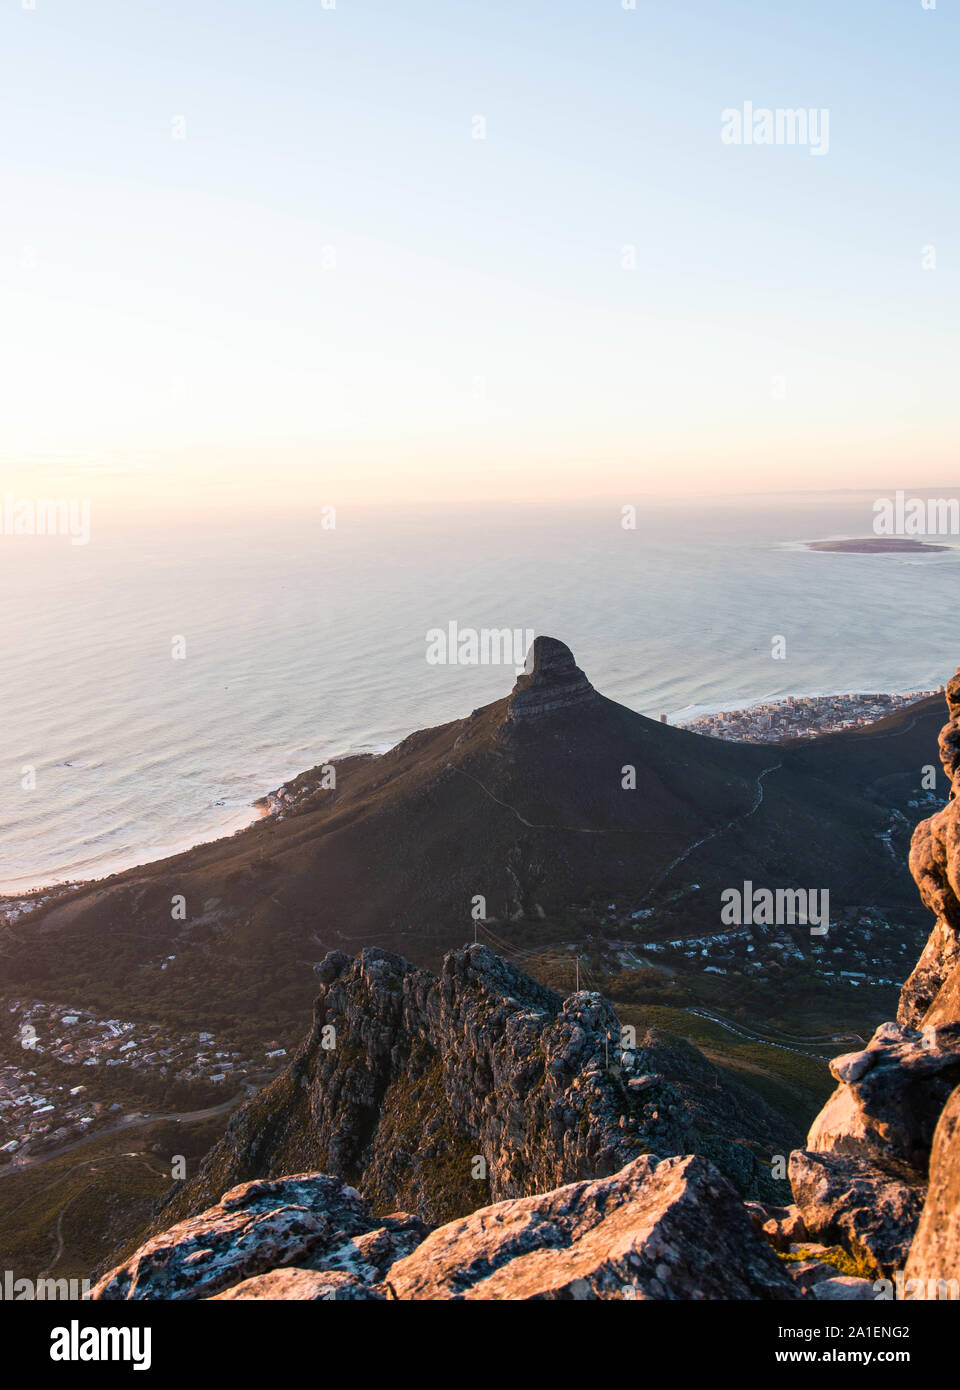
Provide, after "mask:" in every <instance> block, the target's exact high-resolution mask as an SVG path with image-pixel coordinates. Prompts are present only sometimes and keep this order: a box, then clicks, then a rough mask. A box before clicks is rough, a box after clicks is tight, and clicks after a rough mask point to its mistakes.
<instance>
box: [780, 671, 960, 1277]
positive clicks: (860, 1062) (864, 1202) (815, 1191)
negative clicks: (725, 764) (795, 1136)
mask: <svg viewBox="0 0 960 1390" xmlns="http://www.w3.org/2000/svg"><path fill="white" fill-rule="evenodd" d="M947 707H948V712H949V714H950V722H949V723H948V724H947V725H946V726H945V728H944V729H943V730H942V732H941V734H940V758H941V762H942V763H943V766H944V770H945V771H946V774H947V776H948V777H949V779H950V782H951V786H952V789H953V790H952V793H951V800H950V802H949V803H948V805H947V806H946V807H945V808H944V809H943V810H942V811H940V812H938V813H937V814H936V815H935V816H932V817H931V818H930V819H929V820H926V821H924V822H923V823H922V824H921V825H919V826H918V827H917V829H916V831H915V832H914V836H913V842H912V845H911V851H910V869H911V872H912V873H913V876H914V878H915V879H916V882H917V886H918V888H919V889H920V894H921V897H922V898H923V901H924V903H925V904H926V905H927V907H929V908H930V909H931V911H932V912H934V913H935V915H936V923H935V925H934V928H933V931H932V933H931V935H930V939H929V940H928V942H927V944H926V946H925V948H924V951H923V954H922V955H921V958H920V961H919V962H918V964H917V966H916V968H915V970H914V971H913V973H912V974H911V976H910V978H909V979H908V980H907V982H906V984H905V985H904V987H903V990H902V993H901V997H900V1006H899V1011H898V1017H899V1024H895V1023H884V1024H882V1025H881V1027H879V1028H878V1029H877V1031H876V1032H875V1033H874V1036H873V1037H872V1039H871V1040H870V1043H869V1044H868V1046H867V1047H866V1048H864V1049H863V1050H862V1051H861V1052H854V1053H850V1054H848V1055H847V1056H844V1057H837V1058H835V1059H834V1060H833V1061H832V1062H831V1064H830V1070H831V1072H832V1073H833V1075H834V1077H835V1079H836V1081H837V1082H838V1085H837V1089H836V1090H835V1091H834V1093H833V1095H832V1096H831V1097H830V1099H829V1101H828V1102H827V1104H826V1105H825V1106H824V1108H823V1110H822V1111H821V1112H820V1114H819V1115H818V1116H817V1118H816V1120H814V1122H813V1125H812V1127H811V1129H810V1133H809V1135H808V1137H807V1148H806V1149H805V1150H797V1151H796V1152H795V1153H793V1154H792V1155H791V1158H790V1181H791V1185H792V1188H793V1194H794V1201H795V1203H796V1206H797V1209H798V1213H799V1218H800V1221H801V1222H802V1225H803V1227H804V1229H805V1231H806V1232H807V1234H808V1235H809V1236H810V1237H812V1238H813V1239H815V1240H816V1239H820V1240H826V1241H830V1240H836V1241H840V1242H841V1243H842V1245H843V1247H844V1248H845V1249H846V1250H847V1251H848V1252H849V1253H850V1254H851V1255H852V1256H853V1257H854V1259H855V1260H857V1261H858V1262H860V1263H861V1264H862V1265H863V1266H864V1268H866V1269H871V1270H873V1271H876V1272H879V1273H882V1274H883V1275H900V1276H901V1277H902V1275H903V1272H904V1268H905V1266H906V1268H907V1269H908V1270H912V1271H914V1274H915V1277H917V1278H919V1277H921V1272H922V1271H927V1270H929V1271H931V1272H933V1271H941V1274H937V1275H936V1276H935V1277H953V1275H954V1274H955V1272H956V1267H955V1266H956V1258H957V1254H958V1251H960V1188H958V1186H957V1181H958V1180H957V1176H956V1175H957V1172H958V1165H960V1152H958V1148H957V1143H956V1129H957V1117H958V1114H960V1109H958V1107H957V1105H956V1097H957V1094H958V1092H957V1091H956V1090H955V1088H956V1087H957V1086H958V1083H960V1008H958V1004H960V970H958V962H960V894H958V890H960V801H958V800H957V799H956V796H957V790H958V783H957V778H958V775H960V674H958V675H957V676H955V677H954V678H953V680H952V681H951V682H950V684H949V686H948V687H947ZM951 1097H952V1099H951ZM931 1150H933V1160H932V1161H931ZM928 1176H929V1179H930V1184H931V1186H930V1191H929V1195H928V1192H927V1182H928ZM755 1219H756V1218H755ZM760 1228H761V1229H762V1230H764V1231H765V1233H766V1234H767V1235H768V1237H769V1238H772V1239H775V1240H777V1239H779V1240H780V1242H781V1245H782V1242H783V1236H782V1233H781V1231H780V1228H779V1225H778V1223H777V1222H776V1221H773V1222H772V1223H771V1229H770V1230H769V1231H767V1230H766V1228H765V1227H764V1226H763V1225H761V1227H760ZM951 1262H952V1267H951ZM948 1268H949V1270H950V1272H949V1273H942V1272H943V1271H946V1270H947V1269H948ZM923 1277H924V1278H926V1277H934V1275H933V1274H932V1273H931V1275H929V1276H928V1275H926V1274H925V1273H924V1274H923Z"/></svg>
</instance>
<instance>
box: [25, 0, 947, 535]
mask: <svg viewBox="0 0 960 1390" xmlns="http://www.w3.org/2000/svg"><path fill="white" fill-rule="evenodd" d="M328 3H329V0H328ZM958 30H960V18H958V13H957V7H956V6H955V5H952V4H949V3H947V0H941V2H940V4H939V6H938V7H937V8H936V9H934V10H925V9H923V8H922V5H921V0H846V3H844V4H841V5H838V4H837V3H836V0H803V3H802V4H799V3H798V4H795V5H790V6H782V5H778V6H771V5H770V4H769V3H767V2H766V0H734V2H733V3H724V4H720V3H717V0H687V3H676V4H663V3H651V2H650V0H636V9H635V10H628V9H624V8H623V6H622V3H621V0H549V2H548V0H525V3H523V4H518V3H516V0H482V3H481V2H480V0H477V2H476V3H469V2H467V0H464V2H463V3H457V4H451V3H449V0H405V2H404V3H398V0H336V7H335V8H325V7H324V5H323V3H322V0H273V3H267V0H164V2H163V3H136V4H131V3H129V0H36V8H35V9H25V8H21V6H20V3H19V0H7V3H5V4H4V5H3V6H2V9H0V76H2V80H0V122H2V131H3V138H2V143H0V161H2V177H3V188H4V193H5V197H4V218H3V225H2V229H0V316H2V324H3V331H2V336H0V409H2V421H3V434H2V439H0V491H3V490H5V489H6V488H11V487H12V488H15V489H19V490H21V491H33V492H35V493H36V492H47V493H49V492H50V491H56V490H57V489H59V490H60V491H64V492H69V493H75V492H77V491H79V490H83V491H88V492H90V493H91V494H92V495H94V496H97V497H102V498H104V499H107V500H111V501H112V502H114V503H115V504H116V505H118V506H120V507H124V506H127V505H133V504H134V503H136V504H138V505H152V504H154V503H158V502H160V501H162V500H164V499H166V500H169V499H170V498H171V497H173V498H177V499H179V500H180V501H183V500H184V499H190V500H191V501H192V502H193V503H194V504H195V505H196V507H197V508H198V509H201V510H202V509H203V508H204V507H206V506H207V505H208V504H209V505H218V504H222V502H223V499H224V496H225V495H229V496H230V497H231V499H233V500H235V501H237V502H238V503H241V504H246V505H250V506H253V507H256V506H282V505H288V504H290V503H294V502H295V501H296V500H297V499H299V500H301V501H302V500H303V499H304V498H307V499H311V500H318V499H319V500H323V501H334V502H337V501H342V502H351V501H361V502H362V501H374V500H376V501H387V502H390V501H392V500H398V501H399V500H403V501H419V500H423V499H428V498H437V499H440V500H450V501H457V500H463V499H472V498H484V499H508V500H509V499H513V500H533V501H536V500H538V499H556V500H575V499H577V498H581V497H583V498H586V497H593V496H598V497H600V496H616V497H621V496H623V497H626V498H629V497H630V496H631V495H634V494H636V493H662V494H674V493H678V494H688V493H707V494H709V493H714V492H720V491H732V492H741V491H750V490H763V491H769V490H774V489H777V488H783V489H784V490H792V489H795V488H801V487H810V488H814V487H821V486H823V487H831V488H834V487H871V486H877V487H884V488H894V487H906V488H909V487H911V486H913V487H921V486H931V487H936V486H938V485H943V484H945V483H947V482H949V480H950V479H951V476H952V475H953V473H954V472H955V467H954V465H955V451H954V446H953V439H952V435H951V426H952V425H953V423H954V420H953V402H954V399H955V389H956V364H955V332H956V323H957V320H958V317H960V315H958V307H960V304H958V299H960V296H958V276H957V258H958V246H957V227H958V216H957V214H958V211H960V207H958V204H960V198H958V193H957V185H956V178H955V171H956V169H957V167H958V164H960V160H958V151H957V143H958V134H957V125H956V121H955V108H954V103H955V91H956V85H955V84H956V71H955V52H956V49H955V44H956V40H957V37H958ZM745 101H751V102H752V103H753V104H754V106H755V107H764V106H766V107H771V108H776V107H793V108H797V107H806V108H827V110H828V111H829V122H830V125H829V135H830V140H829V151H828V153H826V154H825V155H824V156H822V157H817V156H814V155H812V154H811V152H810V150H809V149H808V148H800V147H793V148H789V147H782V146H781V147H777V146H773V147H758V146H750V147H748V146H739V147H737V146H730V145H725V144H724V143H723V142H722V141H721V138H720V133H721V112H722V111H723V110H724V109H725V108H741V107H742V106H743V103H744V102H745ZM477 117H482V118H483V120H484V121H485V138H484V139H475V138H473V137H474V134H475V133H477V132H478V131H479V130H480V129H481V127H480V125H479V123H478V122H477V120H476V118H477ZM181 137H184V138H181ZM929 247H934V248H935V252H934V254H935V259H936V268H935V269H924V266H923V259H924V256H925V255H926V257H927V260H928V261H929V260H930V259H931V258H930V254H929V252H925V251H924V248H929ZM625 248H630V249H627V250H625ZM625 260H626V261H627V262H630V261H632V262H633V263H634V266H635V268H633V269H630V268H625V265H624V261H625ZM78 479H79V480H82V481H78Z"/></svg>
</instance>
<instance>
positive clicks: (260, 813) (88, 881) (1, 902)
mask: <svg viewBox="0 0 960 1390" xmlns="http://www.w3.org/2000/svg"><path fill="white" fill-rule="evenodd" d="M865 693H869V694H877V695H894V696H901V698H905V697H904V696H903V692H902V691H899V690H894V689H890V688H886V687H880V688H878V689H875V690H872V691H870V692H863V691H848V690H818V691H803V692H790V693H788V694H783V695H759V696H757V697H756V698H755V699H751V700H746V701H743V702H738V703H733V700H731V699H728V700H721V701H718V702H715V703H711V704H696V705H684V706H683V707H682V708H680V709H677V710H673V711H671V712H670V713H668V715H667V718H666V723H667V726H668V727H669V728H675V729H676V728H680V729H682V728H685V726H686V724H687V723H688V722H691V721H694V720H697V719H701V718H704V717H705V716H707V715H711V714H718V713H720V712H721V711H727V712H729V713H733V714H736V713H741V712H743V711H746V710H750V709H755V708H756V707H757V706H758V705H764V704H785V703H787V702H788V701H792V700H820V699H831V698H837V697H840V696H846V697H849V698H858V697H861V698H862V697H863V695H864V694H865ZM935 693H936V692H935V691H934V692H929V693H927V694H925V695H919V696H918V697H917V699H916V700H913V701H910V704H918V703H920V701H921V700H923V699H929V698H930V694H935ZM735 698H736V699H737V700H738V701H739V700H740V697H735ZM638 713H639V711H638ZM645 717H646V718H648V719H654V718H655V716H653V715H647V716H645ZM681 719H682V720H683V723H680V720H681ZM409 732H416V731H415V730H411V731H409ZM407 736H408V735H407V734H405V735H404V736H403V737H404V738H405V737H407ZM700 736H701V737H702V736H703V735H700ZM402 741H403V739H398V740H397V743H400V742H402ZM397 743H391V744H383V743H378V744H375V745H373V746H374V747H376V748H377V749H379V751H378V752H376V753H370V751H369V749H370V745H369V744H367V745H365V746H364V748H363V750H358V751H357V752H347V753H341V754H339V755H336V757H335V756H334V755H330V759H329V760H330V761H331V762H333V761H337V758H349V757H356V756H359V755H360V752H361V751H362V752H363V753H364V754H365V755H366V756H368V757H382V756H383V755H384V753H388V752H389V751H390V749H391V748H395V747H396V746H397ZM309 770H310V769H308V768H305V769H304V770H303V771H302V772H299V773H297V774H295V775H294V776H293V777H290V778H288V779H287V780H286V781H285V782H281V783H280V784H279V785H278V786H276V787H274V788H272V789H271V790H270V791H268V792H265V793H264V794H263V795H262V796H259V797H257V798H256V800H255V801H252V802H250V803H249V805H247V806H245V807H243V808H242V809H238V812H237V816H236V818H235V819H236V820H237V821H238V822H239V823H238V824H234V825H233V828H232V829H230V828H227V829H224V830H222V831H221V832H220V833H219V834H216V835H212V836H210V837H209V838H203V839H199V840H185V841H183V842H182V843H177V844H176V845H174V846H164V848H163V849H162V850H161V851H159V852H158V853H149V854H148V857H143V856H142V855H137V856H136V857H133V858H130V859H129V860H127V859H126V858H125V859H124V860H123V861H122V862H121V861H118V862H117V864H116V865H115V866H111V867H104V869H103V871H102V872H99V873H96V874H91V875H90V877H89V878H75V879H53V880H51V879H49V878H48V879H46V880H43V879H41V878H36V879H34V878H33V876H25V877H24V878H23V879H18V880H13V881H12V882H13V885H15V886H8V885H7V884H5V883H2V882H0V929H2V927H3V926H4V925H8V923H7V922H6V921H5V918H6V914H7V913H8V912H9V911H10V910H11V909H14V910H15V909H16V908H17V906H18V905H19V904H21V903H25V902H29V900H30V899H31V898H33V899H36V900H37V902H36V906H38V907H39V906H40V905H41V904H42V903H44V902H46V901H49V899H50V898H51V897H53V896H60V895H63V894H67V893H70V892H73V891H74V890H75V889H78V888H88V887H90V886H91V885H92V884H96V883H101V882H103V881H104V880H105V879H108V878H112V877H113V876H114V875H115V874H120V873H128V872H129V871H130V870H132V869H139V868H148V867H149V866H150V865H151V864H157V863H160V862H161V861H162V860H164V859H172V858H174V857H175V856H176V855H178V854H188V853H189V852H190V851H191V850H195V849H200V848H202V847H203V846H204V845H213V844H216V843H217V842H218V841H219V840H227V839H230V838H231V837H232V836H234V835H239V834H240V833H241V832H243V831H244V830H249V829H251V828H252V827H253V826H254V825H257V824H259V822H260V821H262V820H266V819H268V818H269V817H270V816H273V815H275V814H276V812H277V810H278V809H279V808H278V807H277V805H276V804H275V798H276V796H277V793H279V792H280V791H282V790H283V789H284V788H285V787H287V786H289V785H290V784H291V783H292V782H295V781H296V780H297V778H298V777H302V776H303V775H304V772H307V771H309ZM41 895H45V896H43V897H41ZM22 915H23V916H26V915H29V909H28V910H27V911H26V912H24V913H23V914H22Z"/></svg>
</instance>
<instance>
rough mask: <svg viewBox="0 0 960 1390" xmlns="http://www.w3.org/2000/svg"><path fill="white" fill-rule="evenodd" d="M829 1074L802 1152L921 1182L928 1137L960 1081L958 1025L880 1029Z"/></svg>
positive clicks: (833, 1065) (889, 1025)
mask: <svg viewBox="0 0 960 1390" xmlns="http://www.w3.org/2000/svg"><path fill="white" fill-rule="evenodd" d="M830 1070H831V1072H832V1073H833V1075H834V1077H835V1078H836V1079H837V1081H838V1082H839V1083H840V1084H839V1085H838V1086H837V1089H836V1091H835V1092H834V1093H833V1095H832V1096H831V1098H830V1100H829V1101H828V1102H827V1104H826V1105H825V1106H824V1108H823V1110H821V1112H820V1114H819V1115H818V1116H817V1118H816V1120H814V1122H813V1125H812V1127H811V1129H810V1133H809V1136H808V1138H807V1147H808V1148H809V1149H812V1150H813V1151H814V1152H815V1153H832V1154H850V1155H852V1156H854V1157H856V1158H859V1159H863V1160H868V1159H873V1160H874V1161H875V1162H876V1163H878V1164H879V1165H880V1166H881V1167H882V1168H886V1169H889V1170H890V1171H891V1172H893V1173H899V1174H900V1175H901V1176H902V1177H903V1178H904V1179H905V1180H906V1181H908V1182H915V1183H924V1182H925V1181H926V1177H927V1167H928V1164H929V1161H930V1146H931V1144H932V1142H933V1132H934V1130H935V1129H936V1126H937V1121H938V1119H939V1118H940V1113H941V1111H942V1110H943V1107H944V1105H945V1104H946V1101H947V1098H948V1096H949V1095H950V1093H951V1091H952V1090H953V1088H954V1086H956V1085H957V1084H958V1083H960V1024H948V1025H944V1026H943V1027H940V1028H935V1027H930V1026H928V1027H926V1028H925V1029H924V1030H923V1032H922V1033H920V1032H918V1031H917V1030H916V1029H913V1028H906V1027H902V1026H898V1025H897V1024H895V1023H884V1024H882V1025H881V1026H880V1027H879V1028H878V1029H877V1031H876V1033H875V1034H874V1035H873V1038H872V1039H871V1040H870V1043H869V1044H868V1046H867V1047H866V1048H865V1049H864V1050H863V1051H862V1052H851V1053H848V1054H847V1055H846V1056H843V1057H836V1058H834V1060H833V1061H832V1062H831V1063H830Z"/></svg>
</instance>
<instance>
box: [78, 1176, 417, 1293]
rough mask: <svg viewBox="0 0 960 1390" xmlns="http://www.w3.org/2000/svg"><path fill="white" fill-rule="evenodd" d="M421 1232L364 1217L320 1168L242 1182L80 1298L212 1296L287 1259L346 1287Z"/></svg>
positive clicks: (356, 1197)
mask: <svg viewBox="0 0 960 1390" xmlns="http://www.w3.org/2000/svg"><path fill="white" fill-rule="evenodd" d="M426 1229H427V1228H426V1227H425V1226H424V1225H423V1223H422V1222H421V1221H419V1220H418V1219H417V1218H416V1217H413V1216H408V1215H406V1214H396V1215H394V1216H391V1217H387V1218H385V1219H384V1220H382V1221H374V1220H373V1219H371V1217H370V1216H369V1215H368V1213H367V1209H366V1206H365V1204H364V1203H363V1201H362V1200H361V1197H360V1194H359V1193H358V1192H356V1191H355V1190H354V1189H353V1188H352V1187H349V1186H347V1185H346V1184H345V1183H342V1182H340V1181H339V1180H338V1179H337V1178H332V1177H329V1176H328V1175H326V1174H322V1173H299V1174H296V1175H295V1176H292V1177H287V1178H282V1179H280V1180H279V1181H276V1182H250V1183H244V1184H243V1185H242V1186H240V1187H235V1188H232V1189H231V1190H230V1191H229V1192H226V1193H225V1194H224V1196H223V1197H222V1199H221V1200H220V1201H219V1202H218V1203H217V1205H216V1206H215V1207H212V1208H211V1209H210V1210H209V1211H205V1212H203V1213H202V1214H201V1215H200V1216H196V1217H193V1218H191V1219H190V1220H188V1221H183V1222H181V1223H179V1224H178V1225H176V1226H173V1227H171V1229H170V1230H167V1231H164V1232H163V1233H162V1234H161V1235H159V1236H155V1237H154V1238H153V1239H152V1240H148V1241H147V1242H146V1243H145V1244H144V1245H141V1246H140V1248H139V1249H138V1250H137V1251H136V1252H135V1253H134V1254H133V1255H131V1257H130V1258H129V1259H128V1260H127V1261H126V1262H125V1263H124V1264H122V1265H120V1266H118V1267H117V1268H116V1269H114V1270H111V1271H110V1273H109V1274H106V1275H104V1277H103V1278H102V1279H101V1280H100V1281H99V1283H98V1284H97V1285H96V1286H95V1287H94V1289H93V1290H92V1291H91V1295H90V1296H91V1298H94V1299H104V1300H108V1301H110V1300H120V1299H123V1300H127V1299H167V1300H180V1299H197V1298H212V1297H214V1296H215V1295H216V1294H218V1293H220V1292H221V1291H222V1290H224V1289H227V1288H231V1287H233V1286H234V1285H236V1284H239V1283H240V1282H241V1281H243V1280H248V1279H253V1278H256V1277H257V1276H260V1275H264V1274H269V1273H270V1272H271V1271H274V1270H277V1269H283V1268H286V1267H288V1266H291V1265H293V1266H297V1267H306V1268H309V1269H313V1270H318V1269H322V1270H324V1271H327V1272H331V1271H340V1272H342V1273H343V1274H344V1275H348V1276H350V1278H351V1279H352V1281H353V1282H355V1283H358V1284H363V1285H373V1284H375V1283H377V1282H378V1281H379V1279H380V1277H381V1276H382V1274H383V1272H384V1271H385V1270H386V1269H388V1268H389V1267H390V1265H391V1264H392V1263H393V1262H394V1261H395V1260H396V1259H397V1258H399V1257H400V1256H401V1255H403V1254H406V1253H407V1252H408V1251H409V1250H411V1249H413V1248H414V1247H415V1246H416V1245H418V1244H419V1242H420V1241H421V1240H422V1239H423V1237H424V1235H425V1234H426ZM264 1296H268V1295H264ZM274 1296H275V1295H274Z"/></svg>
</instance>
